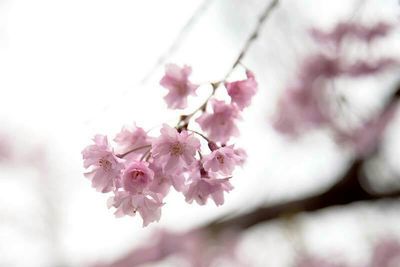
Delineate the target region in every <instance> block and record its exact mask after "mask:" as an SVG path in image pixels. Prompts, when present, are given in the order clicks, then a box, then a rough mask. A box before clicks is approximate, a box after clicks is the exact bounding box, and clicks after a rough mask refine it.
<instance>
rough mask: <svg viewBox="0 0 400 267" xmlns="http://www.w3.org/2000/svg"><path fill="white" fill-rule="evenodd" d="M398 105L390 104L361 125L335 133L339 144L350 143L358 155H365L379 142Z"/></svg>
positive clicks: (373, 149) (372, 150)
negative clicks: (347, 130) (346, 131)
mask: <svg viewBox="0 0 400 267" xmlns="http://www.w3.org/2000/svg"><path fill="white" fill-rule="evenodd" d="M397 108H398V105H397V104H392V105H391V106H390V107H389V108H388V109H387V110H385V111H383V112H382V114H380V115H379V116H378V117H375V118H372V119H370V120H368V121H366V122H365V123H364V124H363V125H361V126H360V127H358V128H356V129H355V130H353V131H352V132H349V133H342V132H338V133H337V140H338V142H339V143H341V144H347V145H351V146H352V147H353V149H354V151H355V152H356V154H357V155H358V156H360V157H365V156H368V155H369V154H371V153H372V152H374V151H375V149H376V148H377V145H378V144H379V143H380V139H381V138H382V136H383V134H384V132H385V130H386V128H387V126H388V125H389V123H390V122H391V121H392V120H393V118H394V116H395V114H396V111H397Z"/></svg>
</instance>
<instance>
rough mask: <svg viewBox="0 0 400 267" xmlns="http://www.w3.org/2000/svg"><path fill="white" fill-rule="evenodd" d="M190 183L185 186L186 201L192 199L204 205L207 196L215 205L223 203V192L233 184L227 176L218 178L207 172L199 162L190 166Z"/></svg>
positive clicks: (231, 187) (228, 189)
mask: <svg viewBox="0 0 400 267" xmlns="http://www.w3.org/2000/svg"><path fill="white" fill-rule="evenodd" d="M192 168H193V169H192V172H191V177H190V180H191V181H190V184H189V185H188V187H187V188H186V190H185V192H184V195H185V200H186V202H188V203H192V202H193V200H195V201H196V202H197V204H199V205H205V204H206V203H207V200H208V198H209V197H211V198H212V200H214V203H215V204H216V205H217V206H220V205H222V204H224V192H229V191H231V190H232V189H233V186H232V185H231V183H230V182H229V179H228V178H224V179H218V178H215V177H214V176H211V175H210V174H209V173H207V172H206V171H205V170H204V169H203V168H202V167H201V164H200V163H199V164H195V165H193V166H192Z"/></svg>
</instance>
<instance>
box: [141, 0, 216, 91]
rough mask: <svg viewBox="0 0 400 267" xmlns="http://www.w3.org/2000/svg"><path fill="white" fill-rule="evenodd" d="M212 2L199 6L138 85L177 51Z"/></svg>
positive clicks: (206, 1) (207, 1) (209, 0)
mask: <svg viewBox="0 0 400 267" xmlns="http://www.w3.org/2000/svg"><path fill="white" fill-rule="evenodd" d="M213 1H214V0H205V1H204V2H203V3H202V4H201V6H200V7H199V8H198V9H197V10H196V11H195V12H194V14H193V16H192V17H191V18H190V19H189V20H188V21H187V22H186V24H185V26H183V28H182V29H181V30H180V32H179V33H178V35H177V37H176V38H175V40H174V41H173V42H172V44H171V45H170V46H169V47H168V49H167V50H165V52H164V53H162V54H161V55H160V56H159V57H158V59H157V61H156V62H155V63H154V65H153V67H151V68H150V70H149V71H148V72H147V74H146V75H145V76H144V77H143V78H142V80H141V81H140V83H139V84H140V85H143V84H145V83H146V82H147V81H148V80H149V79H150V78H151V77H152V76H153V75H154V73H155V71H156V70H157V69H158V68H159V67H160V66H161V65H163V64H165V63H166V61H167V60H168V58H170V57H171V55H172V54H174V53H175V52H176V51H177V50H178V49H179V47H180V45H181V43H182V41H183V40H184V39H185V38H186V36H187V34H188V33H189V32H190V30H191V29H192V28H193V26H194V25H195V24H196V22H197V21H198V20H199V18H201V16H202V15H203V14H204V12H205V11H206V10H207V8H208V6H209V5H210V4H211V3H212V2H213Z"/></svg>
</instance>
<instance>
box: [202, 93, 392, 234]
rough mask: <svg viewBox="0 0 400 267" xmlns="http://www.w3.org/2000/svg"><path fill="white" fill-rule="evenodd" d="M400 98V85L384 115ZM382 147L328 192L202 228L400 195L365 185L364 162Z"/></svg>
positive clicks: (233, 226) (216, 228)
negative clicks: (377, 191)
mask: <svg viewBox="0 0 400 267" xmlns="http://www.w3.org/2000/svg"><path fill="white" fill-rule="evenodd" d="M399 99H400V86H398V87H397V90H396V91H395V92H394V93H393V95H392V96H391V97H390V98H389V100H388V101H387V103H386V105H385V107H384V109H383V110H382V112H381V114H384V113H386V112H388V110H389V109H391V108H392V106H393V105H394V104H398V103H397V102H398V100H399ZM378 149H379V144H376V149H375V150H373V152H371V154H370V155H368V156H366V157H365V158H362V159H356V160H355V161H354V162H353V163H352V164H351V165H350V167H349V168H348V170H347V172H346V173H344V175H343V176H341V177H340V178H339V179H338V182H337V183H336V184H334V185H332V186H331V187H330V188H329V189H328V190H326V191H325V192H322V193H320V194H316V195H313V196H308V197H305V198H301V199H297V200H292V201H287V202H284V203H278V204H276V205H272V206H268V207H260V208H257V209H255V210H253V211H251V212H249V213H246V214H242V215H238V216H236V217H233V218H229V219H217V220H215V221H213V222H211V223H209V224H208V225H205V226H204V227H202V228H203V229H208V230H210V231H212V232H216V233H218V232H221V231H222V230H226V229H241V230H243V229H247V228H250V227H252V226H254V225H257V224H260V223H264V222H267V221H269V220H273V219H277V218H280V217H282V216H285V215H293V214H297V213H300V212H313V211H319V210H322V209H325V208H329V207H333V206H343V205H348V204H351V203H354V202H358V201H371V200H377V199H390V198H396V197H399V196H400V190H397V191H393V192H389V193H376V192H371V191H370V190H368V189H367V188H366V187H365V185H364V184H363V182H364V181H365V177H364V174H363V170H362V168H363V165H364V163H365V162H367V161H368V160H369V159H370V158H372V157H373V156H374V155H375V154H376V153H377V150H378Z"/></svg>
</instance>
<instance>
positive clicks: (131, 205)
mask: <svg viewBox="0 0 400 267" xmlns="http://www.w3.org/2000/svg"><path fill="white" fill-rule="evenodd" d="M162 206H163V203H162V202H161V199H160V197H159V195H158V194H147V195H144V194H131V193H129V192H125V191H118V192H115V196H114V197H111V198H110V199H109V201H108V207H109V208H111V207H115V208H116V211H115V216H116V217H122V216H124V215H129V216H135V214H136V212H139V214H140V216H141V217H142V218H143V227H144V226H147V225H148V224H149V223H151V222H154V221H159V220H160V217H161V207H162Z"/></svg>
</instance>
